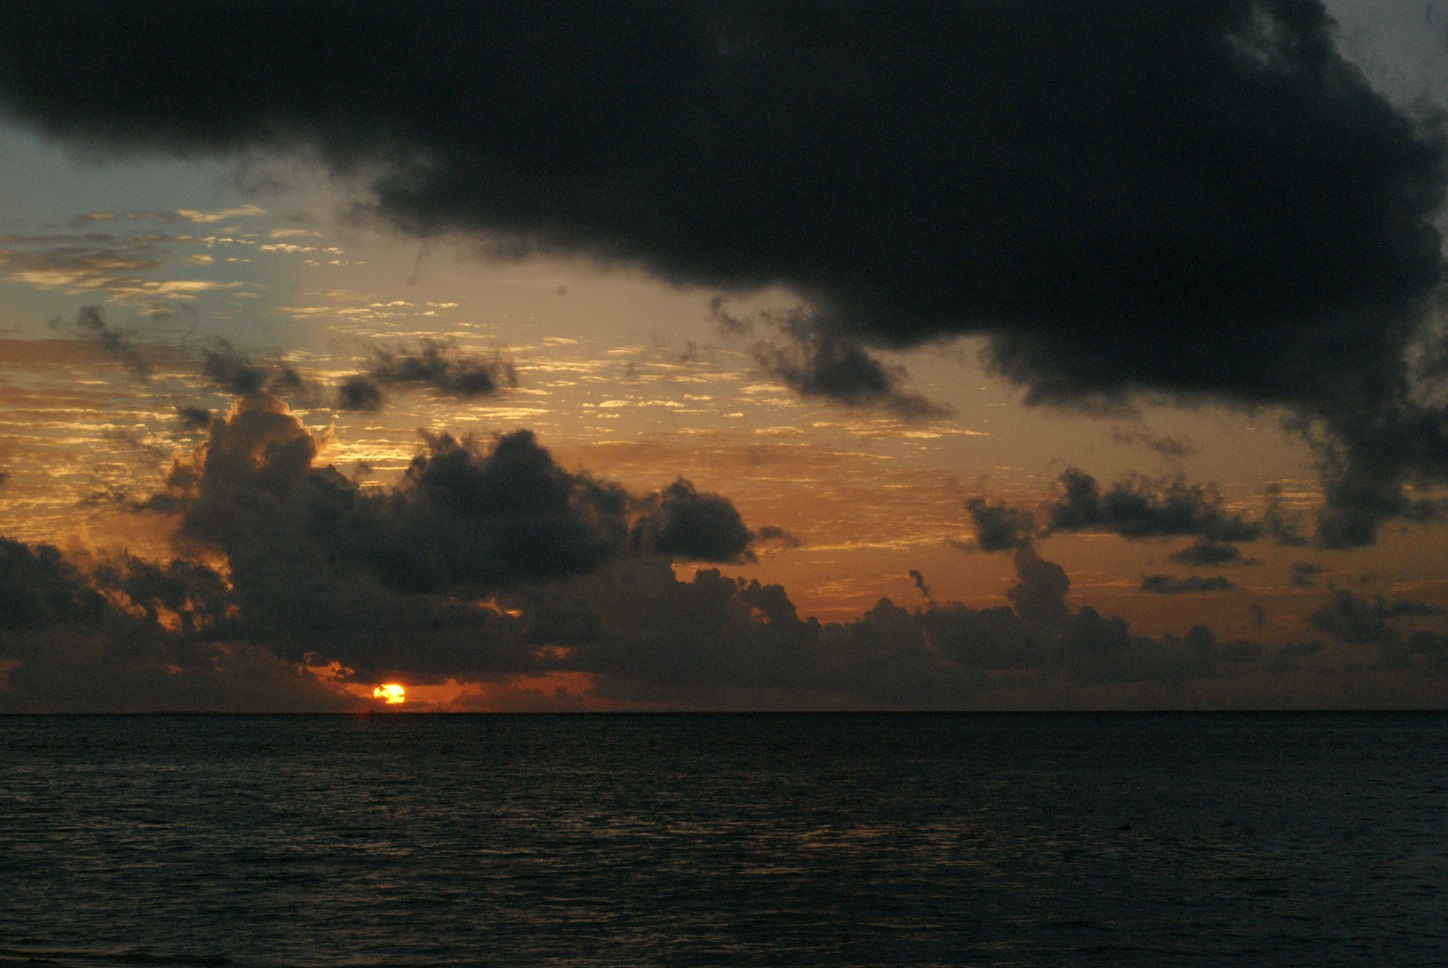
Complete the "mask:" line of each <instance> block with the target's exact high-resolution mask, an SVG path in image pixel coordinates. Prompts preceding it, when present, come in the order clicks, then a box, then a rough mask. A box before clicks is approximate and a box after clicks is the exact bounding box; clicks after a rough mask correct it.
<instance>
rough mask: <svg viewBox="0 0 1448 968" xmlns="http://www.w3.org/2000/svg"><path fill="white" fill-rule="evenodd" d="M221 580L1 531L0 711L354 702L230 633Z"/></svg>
mask: <svg viewBox="0 0 1448 968" xmlns="http://www.w3.org/2000/svg"><path fill="white" fill-rule="evenodd" d="M231 614H232V613H231V609H230V602H229V599H228V586H227V584H226V582H225V580H224V579H223V578H222V577H221V576H220V575H219V574H218V573H216V572H214V571H212V570H210V569H209V568H206V567H205V566H204V565H198V564H195V563H189V562H182V561H173V562H170V563H169V564H166V565H157V564H147V563H144V562H140V561H138V560H136V559H133V558H128V559H123V560H117V561H108V562H104V563H102V564H101V566H100V567H98V568H96V569H95V570H94V571H92V572H90V573H86V572H83V571H82V570H80V569H79V568H77V567H76V566H75V565H73V564H72V563H70V562H68V561H67V560H66V559H65V558H64V557H63V556H62V555H61V553H60V552H59V551H58V550H57V549H56V548H54V547H52V546H50V545H44V544H40V545H26V544H22V543H20V542H17V541H12V540H9V539H6V538H0V710H3V711H6V712H76V711H86V712H143V711H154V710H190V711H205V710H228V711H237V712H241V711H253V712H261V711H288V710H290V711H296V710H312V711H336V710H341V709H347V708H354V709H355V708H357V706H358V703H357V702H356V701H354V700H349V699H348V698H347V697H345V696H343V695H340V694H339V693H337V692H336V691H334V690H332V689H328V688H326V687H325V686H324V685H322V684H321V683H319V682H318V681H317V680H316V679H314V678H313V677H311V676H309V675H307V674H305V673H304V672H303V671H302V670H301V669H300V668H299V667H297V666H296V665H293V664H290V663H286V662H283V661H282V660H280V659H278V658H277V657H276V656H275V655H273V654H271V653H270V652H268V651H267V650H265V649H262V648H259V647H257V646H255V645H253V644H250V643H245V642H236V641H234V640H228V636H229V634H230V633H232V632H234V631H235V629H236V625H237V623H235V622H234V621H232V619H231Z"/></svg>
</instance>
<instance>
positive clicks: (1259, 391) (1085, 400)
mask: <svg viewBox="0 0 1448 968" xmlns="http://www.w3.org/2000/svg"><path fill="white" fill-rule="evenodd" d="M423 52H425V54H424V53H423ZM380 62H385V63H388V64H390V65H392V69H390V70H388V71H386V72H385V73H379V72H378V71H377V66H376V65H377V64H378V63H380ZM0 65H3V68H0V104H3V107H4V109H5V110H6V112H7V113H8V114H9V115H10V116H11V117H13V118H15V119H17V120H20V121H23V122H27V123H29V124H31V125H33V126H35V127H37V128H39V129H40V130H42V131H44V132H45V133H47V134H49V135H51V136H54V137H58V138H64V139H67V140H69V141H71V142H72V143H76V144H81V145H85V146H87V147H89V148H96V147H101V148H107V149H110V150H114V151H128V152H167V153H172V154H182V155H198V154H210V155H233V156H244V155H249V154H253V153H255V152H257V151H296V152H300V153H303V154H305V155H307V156H308V157H311V158H315V159H318V160H319V161H320V162H321V163H322V164H324V165H326V166H328V167H329V168H330V169H331V170H332V171H333V172H335V173H337V174H338V175H339V176H341V177H343V178H346V179H349V180H350V181H352V182H353V183H354V184H355V183H358V182H360V183H362V187H363V190H364V192H363V193H364V195H365V197H366V198H367V199H368V200H369V204H371V205H372V206H373V208H374V210H375V211H376V212H377V213H378V214H379V215H381V216H382V217H384V218H386V219H389V220H390V221H392V222H393V223H395V224H397V225H399V226H402V227H403V228H406V229H408V230H411V231H414V232H416V233H419V234H423V235H434V234H438V233H444V232H464V233H471V234H475V235H478V236H481V237H482V238H484V239H485V240H486V241H487V244H489V245H491V246H492V248H493V249H494V250H495V251H496V252H499V253H501V254H504V255H510V256H518V255H524V254H527V253H531V252H538V251H547V252H555V253H558V252H561V253H574V254H583V255H586V256H589V257H592V258H594V259H597V260H601V261H604V262H609V263H623V264H629V265H634V266H640V267H643V268H644V269H646V270H648V271H650V272H652V273H654V274H655V275H657V276H659V277H661V278H664V279H667V280H670V281H674V282H685V283H694V284H702V285H707V286H716V287H720V288H723V289H727V290H729V291H731V292H736V291H753V290H761V289H764V288H767V287H771V286H780V287H784V288H787V289H790V290H793V291H794V292H795V293H797V294H799V295H800V296H801V297H802V298H804V299H806V300H807V301H808V303H809V305H810V306H811V307H812V313H813V315H812V316H811V317H810V320H811V321H808V322H806V321H801V324H800V330H799V333H798V334H796V335H797V338H795V337H790V338H787V339H785V340H784V341H783V342H781V343H780V344H779V345H778V346H777V347H775V348H773V349H771V348H769V347H767V346H766V347H764V348H763V350H762V355H763V358H764V360H765V361H766V362H767V364H768V365H771V366H774V367H776V368H777V369H778V370H779V371H780V372H782V373H784V374H787V375H789V376H787V377H786V378H788V379H792V380H794V381H795V382H796V383H797V384H798V386H799V387H801V388H806V389H812V390H816V391H818V392H832V390H833V389H835V388H846V389H848V388H851V387H857V386H858V387H866V388H868V387H871V386H873V387H875V389H874V390H872V391H868V392H867V393H866V394H865V397H862V398H861V399H883V400H886V401H888V400H890V399H892V397H891V392H892V391H891V390H890V384H889V382H888V371H885V370H883V369H882V367H881V365H880V364H879V363H878V361H875V360H873V358H871V357H869V356H868V355H867V354H866V353H865V351H864V350H863V349H861V347H862V346H865V345H872V346H884V347H899V346H915V345H921V344H925V343H928V342H930V341H933V340H937V339H940V338H948V337H954V336H958V335H966V334H969V335H977V336H981V337H984V339H985V340H986V348H985V359H986V362H987V363H988V365H989V366H990V367H991V368H993V369H994V370H995V371H996V372H998V373H1000V374H1002V375H1004V376H1005V377H1006V378H1008V379H1010V380H1012V381H1015V382H1016V383H1018V384H1020V385H1022V386H1024V387H1025V388H1026V389H1027V399H1028V400H1030V401H1032V402H1038V403H1051V404H1063V405H1087V404H1091V403H1099V402H1101V401H1113V400H1121V399H1124V398H1126V397H1129V396H1131V395H1133V394H1138V393H1148V394H1165V395H1168V396H1171V397H1178V398H1187V399H1192V400H1202V399H1210V400H1224V401H1228V402H1232V403H1241V404H1247V405H1272V406H1281V407H1284V408H1286V409H1287V410H1288V411H1289V412H1291V413H1293V414H1295V415H1296V416H1297V417H1298V418H1300V420H1301V421H1302V425H1303V426H1307V425H1313V426H1316V427H1318V428H1319V430H1320V432H1321V435H1322V436H1321V439H1322V441H1323V442H1324V443H1325V445H1326V446H1327V447H1329V448H1331V450H1332V454H1333V455H1334V460H1335V464H1336V466H1335V467H1325V470H1324V479H1325V480H1326V481H1327V482H1328V483H1329V484H1330V485H1333V486H1331V487H1329V488H1328V490H1327V498H1328V501H1329V506H1328V514H1327V516H1326V517H1325V518H1324V522H1323V525H1322V528H1321V531H1322V534H1321V541H1322V543H1324V544H1331V543H1336V544H1340V545H1344V546H1346V545H1352V544H1361V543H1364V542H1366V541H1369V540H1371V539H1372V538H1373V537H1374V535H1375V534H1376V531H1377V529H1378V528H1379V527H1380V525H1381V523H1382V522H1383V521H1384V520H1387V519H1389V518H1392V517H1398V516H1402V515H1404V514H1407V515H1409V516H1412V515H1413V514H1415V513H1417V511H1416V505H1415V504H1413V503H1412V502H1411V501H1405V498H1404V496H1403V495H1404V491H1403V488H1404V485H1405V484H1407V483H1410V482H1412V481H1414V480H1416V479H1418V478H1422V479H1424V480H1428V481H1436V482H1442V481H1443V480H1444V479H1445V478H1448V414H1445V411H1444V409H1443V408H1442V407H1441V406H1439V405H1438V404H1436V403H1433V402H1431V401H1432V399H1433V398H1432V396H1431V394H1425V393H1424V392H1422V391H1423V389H1424V384H1423V381H1424V380H1426V379H1429V378H1430V377H1431V375H1432V372H1433V368H1432V367H1426V368H1417V369H1415V368H1414V366H1413V365H1411V363H1410V358H1411V357H1412V355H1413V354H1412V353H1410V352H1409V351H1410V350H1411V349H1412V348H1414V347H1415V346H1417V345H1419V344H1420V343H1424V344H1429V343H1433V342H1434V340H1433V334H1432V332H1431V331H1430V328H1429V326H1430V324H1429V322H1428V315H1427V309H1428V305H1429V303H1430V300H1431V296H1432V294H1433V293H1434V291H1435V289H1436V287H1437V286H1438V284H1439V282H1440V274H1441V265H1442V258H1441V255H1440V251H1439V249H1440V238H1439V233H1438V230H1437V228H1436V227H1435V221H1434V219H1435V216H1436V214H1437V212H1438V209H1439V206H1440V203H1441V201H1442V198H1443V189H1444V168H1445V165H1444V151H1443V148H1442V145H1441V144H1440V142H1439V140H1438V139H1437V138H1436V136H1435V135H1434V134H1433V133H1432V132H1431V131H1430V130H1428V129H1426V128H1425V127H1424V126H1422V125H1419V124H1417V123H1415V122H1414V121H1413V120H1412V119H1410V118H1409V117H1407V116H1405V115H1404V114H1403V113H1401V112H1399V111H1398V110H1397V109H1395V108H1394V107H1393V106H1392V105H1391V104H1390V103H1389V102H1388V101H1387V100H1386V99H1385V98H1383V97H1382V96H1380V95H1379V94H1377V93H1376V92H1375V91H1373V90H1372V89H1371V88H1370V87H1369V86H1368V83H1367V81H1366V80H1365V79H1364V77H1363V74H1362V73H1361V72H1360V71H1359V70H1358V69H1357V68H1356V67H1355V66H1353V65H1352V64H1350V63H1348V62H1347V61H1345V60H1344V59H1343V57H1342V56H1341V55H1340V54H1339V53H1338V51H1337V49H1336V47H1335V44H1334V25H1333V23H1332V21H1331V19H1330V18H1329V17H1328V16H1327V14H1326V12H1325V11H1324V9H1323V8H1322V6H1321V5H1320V4H1318V3H1316V2H1311V0H1255V2H1248V0H1230V2H1224V3H1186V4H1175V5H1173V6H1172V7H1171V8H1170V10H1163V11H1161V12H1159V14H1154V15H1152V16H1150V17H1143V16H1142V15H1141V11H1140V7H1139V4H1136V3H1129V2H1125V0H1110V2H1105V3H1101V2H1088V0H1063V2H1061V3H1056V4H1053V5H1051V6H1050V8H1049V9H1047V10H1039V9H1036V8H1033V7H1026V6H1022V5H1019V4H1011V3H997V2H987V0H974V2H968V0H962V2H959V3H953V4H937V3H923V2H921V3H906V4H904V5H903V6H902V5H898V4H892V5H890V6H889V7H888V9H887V8H885V7H872V6H869V5H836V6H831V7H828V8H821V7H817V6H803V5H795V4H784V5H758V4H746V3H742V2H739V3H734V2H727V0H718V2H704V0H700V2H694V3H668V4H663V3H643V4H636V5H629V6H627V7H622V8H620V7H617V6H614V5H607V4H599V5H592V6H589V7H586V8H583V9H579V10H573V11H570V13H569V15H568V16H560V15H559V14H558V12H557V10H556V8H554V7H553V6H552V5H549V4H545V3H524V4H514V5H509V6H506V7H497V8H493V7H481V8H480V7H478V6H477V5H475V4H471V3H462V2H461V0H454V2H437V3H430V4H428V5H427V6H426V8H425V9H418V8H417V6H416V5H415V4H406V3H401V2H392V3H369V4H362V5H336V4H331V3H325V2H321V0H303V2H298V3H291V4H286V5H283V6H279V7H277V8H275V9H272V10H269V12H268V15H267V16H266V17H257V18H242V19H240V20H238V19H237V18H235V17H234V16H231V15H230V13H229V12H227V11H225V10H223V9H221V8H218V7H214V6H212V5H208V4H199V5H198V4H195V3H191V2H188V0H156V2H153V3H149V4H147V5H146V6H145V7H143V8H141V9H139V10H138V9H137V8H136V7H135V5H134V4H132V3H123V2H120V0H101V2H96V0H86V2H80V0H68V2H67V0H57V2H47V3H30V2H27V3H12V4H10V5H8V6H7V7H6V8H5V11H4V14H3V20H0ZM58 65H64V67H63V68H62V67H59V66H58ZM117 77H125V78H126V83H125V84H124V85H121V86H117V85H116V84H115V83H114V79H115V78H117ZM1168 337H1169V339H1170V340H1171V346H1172V352H1161V348H1162V345H1163V340H1164V339H1166V338H1168ZM776 351H777V352H778V353H779V354H781V355H779V356H776ZM882 379H883V380H884V381H885V382H884V383H883V386H884V389H883V390H882V389H881V386H882V383H881V381H882ZM1324 453H1326V451H1324Z"/></svg>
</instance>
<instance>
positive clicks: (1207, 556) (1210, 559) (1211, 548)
mask: <svg viewBox="0 0 1448 968" xmlns="http://www.w3.org/2000/svg"><path fill="white" fill-rule="evenodd" d="M1167 557H1168V558H1170V559H1171V560H1172V561H1175V562H1177V563H1178V564H1183V565H1197V566H1202V565H1255V564H1256V563H1257V561H1256V559H1254V558H1247V557H1244V556H1243V554H1242V549H1240V548H1238V547H1237V546H1236V545H1233V544H1227V543H1225V542H1221V541H1209V540H1207V539H1205V538H1198V539H1197V540H1196V541H1193V542H1192V543H1191V544H1189V545H1187V546H1186V547H1185V548H1183V549H1181V550H1180V551H1175V552H1173V553H1171V554H1169V555H1167Z"/></svg>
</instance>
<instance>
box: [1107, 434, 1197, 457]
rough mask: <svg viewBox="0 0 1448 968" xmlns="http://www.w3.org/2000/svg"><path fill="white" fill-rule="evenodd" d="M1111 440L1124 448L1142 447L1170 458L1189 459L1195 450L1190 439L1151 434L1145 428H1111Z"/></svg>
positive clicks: (1193, 443) (1194, 445)
mask: <svg viewBox="0 0 1448 968" xmlns="http://www.w3.org/2000/svg"><path fill="white" fill-rule="evenodd" d="M1111 439H1112V440H1114V441H1116V442H1117V443H1118V444H1121V445H1122V446H1124V447H1143V448H1145V449H1147V450H1150V451H1153V452H1155V453H1157V454H1160V455H1161V456H1162V457H1170V458H1181V457H1189V456H1191V454H1192V453H1193V452H1195V451H1196V448H1197V445H1196V443H1195V442H1194V441H1193V440H1192V439H1191V438H1190V437H1186V436H1180V435H1176V434H1157V433H1152V432H1151V431H1150V430H1148V429H1147V428H1145V427H1132V428H1129V429H1123V428H1121V427H1112V428H1111Z"/></svg>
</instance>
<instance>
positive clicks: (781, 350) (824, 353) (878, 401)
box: [711, 298, 951, 420]
mask: <svg viewBox="0 0 1448 968" xmlns="http://www.w3.org/2000/svg"><path fill="white" fill-rule="evenodd" d="M711 305H712V308H713V312H714V318H715V321H716V322H717V324H718V325H719V327H720V329H721V330H722V331H723V332H724V333H725V334H726V335H728V336H736V337H737V336H750V335H752V334H753V333H754V331H755V330H756V329H757V328H763V329H765V330H766V332H767V334H768V335H766V336H764V337H763V338H761V339H758V340H756V341H755V342H754V343H753V345H752V346H751V347H750V355H751V356H753V357H754V362H755V363H756V364H757V365H758V366H759V368H760V369H762V370H764V372H766V373H768V374H769V375H770V376H773V377H776V378H777V379H779V380H781V381H783V383H784V384H785V386H787V387H789V388H790V389H791V390H793V391H795V392H796V393H798V394H799V395H800V396H803V397H824V398H826V399H829V400H834V401H836V402H837V403H842V404H845V405H846V406H850V407H875V408H879V409H881V410H887V411H890V412H892V413H894V414H895V415H896V416H899V417H902V418H904V419H906V420H921V419H926V418H930V417H945V416H949V415H950V412H951V411H950V409H949V408H948V407H943V406H941V405H939V404H937V403H934V402H932V401H930V400H927V399H926V398H925V397H922V396H920V395H919V394H917V393H911V392H910V391H909V390H907V389H905V380H906V376H907V375H906V372H905V368H904V367H901V366H894V365H891V364H888V363H884V362H882V361H881V360H880V359H878V358H877V357H875V356H872V355H871V354H870V353H869V351H868V350H867V349H866V348H865V346H864V344H863V343H862V342H861V341H860V340H859V338H857V337H854V336H850V335H846V334H843V333H841V332H839V330H838V328H837V327H834V326H831V325H829V324H828V323H824V322H822V320H821V319H820V318H819V317H817V316H814V315H811V314H809V313H807V312H805V311H804V310H802V309H796V310H792V311H789V312H764V313H760V314H759V315H758V316H756V317H753V318H749V319H744V318H741V317H738V316H733V315H730V314H729V313H727V312H725V311H724V309H723V301H722V299H717V298H716V299H715V300H713V302H712V304H711Z"/></svg>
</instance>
